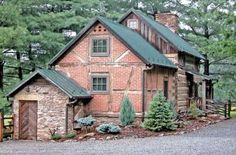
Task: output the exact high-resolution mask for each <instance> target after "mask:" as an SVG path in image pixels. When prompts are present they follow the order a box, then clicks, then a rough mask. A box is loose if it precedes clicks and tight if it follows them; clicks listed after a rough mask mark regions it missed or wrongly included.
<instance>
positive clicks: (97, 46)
mask: <svg viewBox="0 0 236 155" xmlns="http://www.w3.org/2000/svg"><path fill="white" fill-rule="evenodd" d="M91 45H92V47H91V51H92V52H91V55H92V56H108V55H109V39H108V38H93V39H92V43H91Z"/></svg>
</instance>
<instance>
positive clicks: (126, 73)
mask: <svg viewBox="0 0 236 155" xmlns="http://www.w3.org/2000/svg"><path fill="white" fill-rule="evenodd" d="M93 36H106V37H109V40H110V45H111V47H110V54H109V56H108V57H92V56H91V55H90V41H91V38H92V37H93ZM144 67H145V64H144V63H143V62H142V61H141V60H140V59H139V58H138V57H136V56H135V55H134V54H133V53H132V52H131V51H129V49H128V48H127V47H126V46H124V45H123V44H122V43H121V42H120V41H119V40H118V39H117V38H116V37H115V36H113V35H112V34H111V32H109V31H108V30H107V29H106V28H105V27H103V26H102V25H101V24H96V25H95V26H94V27H92V28H91V29H90V31H89V32H87V34H86V35H85V36H84V37H83V38H82V39H81V40H80V41H78V43H77V44H76V45H75V46H74V47H73V48H72V49H70V51H69V52H68V54H67V55H65V57H64V58H62V59H61V60H60V61H59V62H58V64H57V65H56V69H57V70H61V71H63V72H65V73H66V74H67V75H68V76H69V77H71V78H73V79H74V80H75V81H77V82H78V83H79V84H80V85H81V86H83V87H84V88H86V89H87V90H89V91H91V88H90V87H91V81H90V79H91V74H92V73H106V74H108V75H109V81H110V82H109V92H108V93H106V94H93V99H92V100H91V101H90V103H89V109H90V111H91V113H93V114H101V113H103V114H106V113H108V112H109V113H118V112H119V108H120V103H121V101H122V98H123V96H124V94H125V93H127V94H128V96H129V98H130V100H131V101H132V103H133V105H134V107H135V110H136V112H137V113H139V112H141V107H142V87H141V86H142V69H143V68H144Z"/></svg>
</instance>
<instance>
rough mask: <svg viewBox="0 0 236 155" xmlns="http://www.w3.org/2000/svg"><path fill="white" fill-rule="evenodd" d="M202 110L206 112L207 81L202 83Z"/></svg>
mask: <svg viewBox="0 0 236 155" xmlns="http://www.w3.org/2000/svg"><path fill="white" fill-rule="evenodd" d="M202 110H203V111H206V81H205V80H203V81H202Z"/></svg>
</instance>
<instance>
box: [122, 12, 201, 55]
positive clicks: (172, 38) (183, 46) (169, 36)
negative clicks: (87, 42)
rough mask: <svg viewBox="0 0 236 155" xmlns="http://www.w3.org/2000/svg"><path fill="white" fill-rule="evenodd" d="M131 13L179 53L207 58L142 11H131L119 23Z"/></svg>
mask: <svg viewBox="0 0 236 155" xmlns="http://www.w3.org/2000/svg"><path fill="white" fill-rule="evenodd" d="M131 12H133V13H134V14H135V15H137V16H138V17H140V18H141V19H142V20H143V21H144V22H146V23H147V24H148V25H149V26H150V27H152V28H153V29H154V30H155V31H156V32H157V33H159V34H161V35H162V37H164V38H165V39H166V40H168V41H169V42H170V43H172V44H173V45H174V46H175V47H176V48H177V49H178V50H179V51H181V52H185V53H187V54H190V55H193V56H195V57H197V58H200V59H205V57H204V56H203V55H202V54H201V53H200V52H199V51H197V50H196V49H195V48H193V47H192V46H191V45H190V44H189V43H188V42H186V41H185V40H184V39H182V38H181V37H180V36H179V35H177V34H176V33H174V32H172V31H171V30H170V29H169V28H167V27H166V26H164V25H162V24H161V23H160V22H158V21H155V20H153V19H152V18H150V17H148V16H147V15H145V14H144V13H143V12H142V11H140V10H135V9H130V10H129V11H128V12H127V13H126V14H125V15H124V16H123V17H122V18H121V19H120V20H119V21H120V22H121V21H122V20H123V19H124V18H125V17H126V16H127V15H129V14H130V13H131Z"/></svg>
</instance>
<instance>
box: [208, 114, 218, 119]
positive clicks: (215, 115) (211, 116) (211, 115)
mask: <svg viewBox="0 0 236 155" xmlns="http://www.w3.org/2000/svg"><path fill="white" fill-rule="evenodd" d="M208 117H210V118H215V117H218V115H217V114H208Z"/></svg>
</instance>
